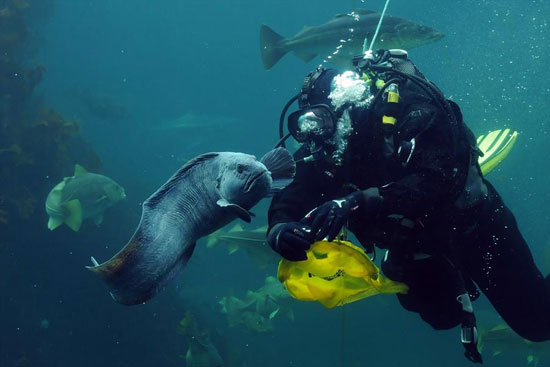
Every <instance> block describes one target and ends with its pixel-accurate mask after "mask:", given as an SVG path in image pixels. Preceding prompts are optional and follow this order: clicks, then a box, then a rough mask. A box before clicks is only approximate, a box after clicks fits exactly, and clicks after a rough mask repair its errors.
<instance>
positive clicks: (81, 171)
mask: <svg viewBox="0 0 550 367" xmlns="http://www.w3.org/2000/svg"><path fill="white" fill-rule="evenodd" d="M86 173H88V171H86V168H84V167H82V166H81V165H80V164H75V165H74V176H75V177H78V176H82V175H84V174H86Z"/></svg>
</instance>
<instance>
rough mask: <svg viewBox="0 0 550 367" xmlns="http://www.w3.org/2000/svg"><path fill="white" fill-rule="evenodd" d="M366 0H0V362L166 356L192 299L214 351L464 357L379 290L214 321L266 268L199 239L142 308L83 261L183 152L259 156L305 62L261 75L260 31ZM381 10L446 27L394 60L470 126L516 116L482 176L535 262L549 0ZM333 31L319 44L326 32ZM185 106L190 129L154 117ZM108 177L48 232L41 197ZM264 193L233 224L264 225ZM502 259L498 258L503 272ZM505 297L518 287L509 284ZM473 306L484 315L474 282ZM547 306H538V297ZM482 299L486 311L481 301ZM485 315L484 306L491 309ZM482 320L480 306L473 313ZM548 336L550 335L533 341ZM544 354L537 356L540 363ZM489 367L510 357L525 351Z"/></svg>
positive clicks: (549, 215)
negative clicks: (282, 312) (506, 151)
mask: <svg viewBox="0 0 550 367" xmlns="http://www.w3.org/2000/svg"><path fill="white" fill-rule="evenodd" d="M383 6H384V2H383V1H379V0H367V1H364V2H361V1H327V0H317V1H311V0H310V1H305V0H299V1H296V0H294V1H289V0H278V1H267V0H258V1H242V0H240V1H217V0H211V1H190V0H158V1H149V0H132V1H108V0H96V1H90V0H86V1H84V0H26V1H25V0H0V51H2V54H1V55H0V97H1V98H2V99H1V101H0V165H1V166H0V293H1V295H0V366H2V367H27V366H28V367H30V366H41V367H49V366H52V367H53V366H56V367H65V366H67V367H68V366H71V367H74V366H95V367H97V366H136V367H137V366H185V365H186V362H185V360H184V359H183V356H184V355H185V354H186V351H187V350H188V347H189V340H188V339H187V338H186V337H185V336H184V335H182V334H181V333H178V324H179V323H180V320H182V319H184V317H185V315H186V314H191V315H192V316H193V318H194V320H196V324H197V325H198V328H199V329H200V330H208V334H209V338H210V340H211V341H212V343H213V345H215V346H216V348H217V350H218V351H219V354H220V356H221V357H222V359H223V360H224V365H226V366H260V365H261V366H264V367H271V366H316V367H325V366H327V367H328V366H331V367H332V366H345V367H354V366H399V365H407V366H426V367H427V366H434V367H435V366H441V365H442V364H444V365H446V366H448V367H454V366H468V365H471V363H468V362H467V361H466V359H465V358H464V357H463V350H462V346H461V345H460V343H459V330H458V329H453V330H446V331H434V330H432V329H431V328H430V327H429V326H428V325H427V324H425V323H424V322H422V321H421V320H420V318H419V317H418V316H417V315H416V314H413V313H409V312H407V311H405V310H403V309H402V308H401V307H400V306H399V304H398V303H397V300H396V299H395V297H394V296H382V295H381V296H377V297H373V298H368V299H365V300H362V301H359V302H355V303H352V304H349V305H346V306H344V307H339V308H335V309H331V310H327V309H325V308H324V307H323V306H321V305H320V304H317V303H303V302H298V301H294V302H292V304H291V307H292V309H293V313H294V317H293V320H292V319H291V318H286V317H279V316H277V317H276V318H275V319H274V320H273V329H272V330H269V331H267V332H255V331H254V330H248V329H246V328H244V327H242V325H241V326H235V327H230V326H229V325H228V320H227V317H226V315H224V314H223V313H222V312H221V306H220V304H219V301H220V300H221V299H222V297H224V296H231V295H234V296H236V297H241V298H242V297H243V296H244V295H245V294H246V292H247V290H256V289H258V288H260V287H261V286H262V285H263V284H264V280H265V279H266V277H268V276H275V275H276V265H275V266H273V265H271V266H267V267H263V268H262V267H258V266H257V264H255V263H254V262H253V261H251V259H250V258H249V257H248V256H247V253H246V252H245V251H237V252H235V253H234V254H231V255H228V253H227V249H226V248H225V247H224V246H221V245H220V246H215V247H213V248H207V247H206V246H205V243H206V239H202V240H201V241H199V243H198V245H197V249H196V251H195V254H194V255H193V258H192V259H191V261H190V263H189V265H188V266H187V268H186V269H185V271H184V272H183V274H182V275H181V276H180V277H178V278H177V279H176V280H175V281H173V282H172V283H170V285H169V286H168V287H167V289H165V290H164V291H163V292H161V293H160V294H159V295H158V296H156V297H155V298H153V299H152V300H151V301H149V302H147V303H146V304H144V305H139V306H133V307H126V306H122V305H119V304H117V303H116V302H114V301H113V300H112V299H111V297H110V296H109V294H108V292H107V289H106V287H105V286H104V284H103V283H102V282H100V281H98V279H97V278H96V277H95V276H94V275H93V274H92V273H91V272H89V271H87V270H86V269H85V266H86V265H90V256H91V255H93V256H94V257H95V258H97V259H98V260H100V261H105V260H107V259H109V258H110V257H111V256H112V255H113V254H114V253H116V252H117V251H118V249H120V248H121V247H122V246H123V245H124V244H125V243H126V242H127V240H128V239H129V237H130V236H131V235H132V233H133V231H134V229H135V228H136V226H137V224H138V222H139V219H140V215H141V203H142V202H143V201H144V200H145V199H146V198H147V197H148V196H149V195H150V194H151V193H152V192H154V191H155V190H156V189H157V188H158V187H159V186H160V185H161V184H163V183H164V182H165V181H166V180H167V179H168V178H169V177H170V176H171V175H172V173H173V172H175V171H176V170H177V169H178V168H179V167H181V166H182V165H183V164H184V163H185V162H186V161H188V160H189V159H191V158H192V157H194V156H196V155H199V154H201V153H204V152H209V151H226V150H229V151H242V152H247V153H251V154H255V155H257V156H261V155H262V154H263V153H265V152H266V151H267V150H269V149H270V148H271V147H272V146H273V145H274V144H275V142H276V141H277V139H278V120H279V114H280V111H281V108H282V107H283V105H284V104H285V103H286V102H287V100H288V99H289V98H290V97H291V96H293V95H295V94H296V93H297V92H298V91H299V88H300V87H301V83H302V81H303V77H304V76H305V74H306V73H307V72H309V71H311V70H312V69H314V68H315V67H316V66H317V65H318V64H319V63H320V62H321V61H322V59H320V58H316V59H314V60H313V61H311V62H309V63H307V64H306V63H304V62H303V61H302V60H300V59H298V58H296V57H294V56H293V55H287V56H286V57H284V58H283V59H282V60H281V61H280V62H279V63H278V64H277V65H276V66H275V67H273V68H272V69H271V70H269V71H265V70H264V68H263V66H262V63H261V58H260V52H259V36H258V34H259V27H260V25H261V24H267V25H269V26H271V27H272V28H273V29H275V30H276V31H277V32H280V33H281V34H283V35H285V36H292V35H294V34H295V33H297V32H298V31H299V30H300V29H301V28H302V27H303V26H304V25H317V24H322V23H324V22H326V21H328V20H329V19H331V18H332V17H333V16H334V15H335V14H337V13H349V12H351V11H352V10H353V9H354V8H365V9H370V10H375V11H381V9H382V8H383ZM388 14H391V15H398V16H402V17H404V18H407V19H410V20H414V21H416V22H420V23H423V24H425V25H428V26H431V27H433V28H435V29H437V30H438V31H440V32H443V33H445V35H446V36H445V38H443V39H441V40H439V41H437V42H435V43H432V44H429V45H425V46H422V47H419V48H415V49H413V50H411V51H410V53H409V56H410V58H411V59H412V60H413V61H414V62H415V63H416V65H417V66H418V67H419V68H420V70H421V71H422V72H423V73H424V74H425V75H426V76H427V77H428V78H429V79H431V80H432V81H434V82H435V83H436V84H437V85H438V86H439V87H440V88H441V89H442V90H443V91H444V93H445V94H446V96H447V97H450V98H452V99H453V100H454V101H456V102H457V103H458V104H459V105H460V106H461V108H462V111H463V114H464V117H465V121H466V122H467V123H468V125H469V126H470V127H471V128H472V130H473V131H474V132H475V133H476V134H477V135H479V134H483V133H486V132H488V131H489V130H492V129H499V128H503V127H509V128H514V129H516V130H518V132H519V137H518V141H517V143H516V146H515V147H514V149H513V151H512V152H511V154H510V155H509V157H508V158H507V159H506V160H505V161H504V162H503V163H502V164H501V165H500V166H499V167H498V169H497V170H496V171H495V172H493V173H491V175H490V176H489V177H488V179H489V180H490V181H491V182H492V183H493V184H494V185H495V186H496V188H497V190H498V191H499V192H500V193H501V194H502V196H503V198H504V200H505V202H506V204H507V205H508V206H509V207H510V208H511V209H512V211H513V212H514V214H515V216H516V219H517V221H518V223H519V226H520V229H521V231H522V233H523V235H524V236H525V238H526V240H527V242H528V243H529V245H530V247H531V250H532V252H533V254H534V256H535V258H536V262H537V264H538V265H539V266H540V267H541V269H542V270H543V272H544V273H545V274H547V273H548V272H549V271H550V266H549V265H550V259H549V258H548V256H549V254H550V252H548V248H549V247H550V209H549V208H550V192H549V188H550V174H548V171H549V168H550V165H549V163H548V160H549V157H550V144H549V139H550V134H549V131H550V126H549V116H550V102H549V99H550V83H549V82H548V80H549V79H550V69H549V68H548V65H549V61H548V60H549V58H550V47H549V44H550V39H549V38H550V37H549V35H550V34H549V31H550V29H549V22H550V3H549V2H548V1H544V0H527V1H517V0H486V1H480V0H478V1H473V0H464V1H451V0H441V1H438V2H426V1H410V0H393V1H391V2H390V4H389V9H388ZM335 47H336V45H335ZM182 117H184V120H185V121H188V120H190V121H197V125H193V126H190V127H187V128H181V129H162V128H156V127H157V126H159V125H161V124H162V123H164V122H167V121H174V120H178V119H181V118H182ZM77 163H78V164H81V165H83V166H85V167H86V168H87V169H88V170H90V171H94V172H99V173H101V174H103V175H106V176H108V177H110V178H112V179H114V180H115V181H116V182H118V183H119V184H120V185H121V186H122V187H124V189H125V191H126V195H127V198H126V200H124V201H122V202H120V203H118V204H117V205H115V206H113V207H112V208H110V209H108V210H107V211H106V212H105V218H104V220H103V223H102V224H101V226H99V227H98V226H95V225H94V224H93V223H91V222H84V224H83V226H82V228H81V229H80V230H79V231H78V232H74V231H72V230H70V229H69V228H68V227H66V226H62V227H60V228H58V229H56V230H55V231H50V230H48V228H47V222H48V216H47V214H46V212H45V210H44V202H45V199H46V196H47V194H48V192H49V191H50V190H51V188H52V187H53V186H55V185H56V184H57V183H58V182H60V181H61V180H62V179H63V177H66V176H71V175H73V171H74V165H75V164H77ZM268 204H269V201H268V200H264V201H263V202H261V203H260V204H259V205H258V206H257V207H256V208H255V209H254V212H255V213H256V214H257V217H256V218H255V219H254V220H253V223H252V227H259V226H262V225H264V224H265V222H266V211H267V207H268ZM510 271H514V269H510ZM510 292H517V294H518V300H520V299H521V292H522V290H521V289H511V290H510ZM474 306H475V308H476V311H477V313H478V318H480V319H483V318H484V317H486V319H490V320H491V321H490V322H492V324H491V325H493V326H494V325H496V324H497V323H498V319H496V316H495V314H494V313H493V311H492V308H491V306H490V304H489V303H488V302H487V301H486V300H485V299H484V298H483V297H482V298H481V299H480V300H478V301H476V302H475V305H474ZM549 312H550V311H549ZM484 315H485V316H484ZM494 319H496V321H493V320H494ZM481 323H482V321H480V324H481ZM549 348H550V347H549ZM549 357H550V353H548V356H546V357H543V358H547V359H545V360H544V359H541V361H540V364H539V365H540V366H550V358H549ZM484 358H485V360H486V365H488V366H504V367H506V366H514V367H517V366H526V365H527V363H528V361H527V354H526V353H522V352H521V351H520V352H517V353H510V354H503V355H501V356H492V353H490V352H486V353H484Z"/></svg>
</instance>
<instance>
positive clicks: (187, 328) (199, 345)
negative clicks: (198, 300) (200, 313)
mask: <svg viewBox="0 0 550 367" xmlns="http://www.w3.org/2000/svg"><path fill="white" fill-rule="evenodd" d="M178 332H179V333H180V334H182V335H184V336H185V337H186V338H187V344H188V345H189V348H188V349H187V353H185V356H184V358H185V364H186V366H187V367H219V366H223V360H222V357H221V356H220V353H219V352H218V349H217V348H216V346H215V345H214V344H213V343H212V341H211V340H210V335H209V334H208V332H206V331H205V332H199V331H198V328H197V323H196V321H195V319H194V318H193V317H192V315H191V313H190V312H187V314H186V315H185V318H184V319H183V320H181V321H180V323H179V326H178Z"/></svg>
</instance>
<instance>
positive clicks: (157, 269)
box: [88, 148, 296, 305]
mask: <svg viewBox="0 0 550 367" xmlns="http://www.w3.org/2000/svg"><path fill="white" fill-rule="evenodd" d="M295 169H296V165H295V163H294V160H293V159H292V156H291V155H290V153H289V152H288V151H287V150H285V149H282V148H278V149H275V150H272V151H270V152H268V153H267V154H266V155H265V156H264V157H263V158H262V159H261V161H258V160H256V158H255V157H254V156H251V155H247V154H243V153H232V152H221V153H207V154H203V155H201V156H198V157H196V158H195V159H193V160H192V161H190V162H188V163H187V164H186V165H184V166H183V167H182V168H181V169H180V170H179V171H178V172H176V173H175V174H174V175H173V176H172V178H170V180H168V181H167V182H166V183H165V184H164V185H162V186H161V187H160V188H159V189H158V190H157V191H156V192H155V193H154V194H153V195H152V196H151V197H150V198H149V199H147V200H146V201H145V203H143V210H142V216H141V222H140V224H139V226H138V228H137V230H136V232H135V233H134V235H133V237H132V238H131V239H130V241H129V242H128V244H127V245H126V246H125V247H124V248H123V249H122V250H121V251H120V252H119V253H118V254H116V255H115V256H114V257H113V258H111V259H110V260H109V261H107V262H106V263H104V264H101V265H99V264H98V263H97V261H95V259H94V258H92V262H93V263H94V265H95V266H92V267H88V268H89V269H90V270H92V271H93V272H94V273H96V274H98V275H99V276H100V277H101V278H102V279H103V280H104V281H105V282H106V283H107V285H108V287H109V288H110V290H111V295H112V296H113V298H114V299H115V300H116V301H118V302H120V303H122V304H126V305H133V304H138V303H143V302H145V301H147V300H148V299H150V298H151V297H153V296H154V295H155V294H156V293H157V292H159V290H160V289H161V288H162V287H163V286H164V285H165V284H166V283H167V282H168V281H169V280H170V279H172V278H174V277H175V276H176V275H177V274H178V273H179V272H180V271H181V270H182V269H183V268H184V267H185V265H186V264H187V262H188V261H189V258H190V257H191V255H192V253H193V250H194V249H195V243H196V241H197V240H198V239H199V238H201V237H204V236H207V235H208V234H210V233H212V232H214V231H216V230H217V229H219V228H221V227H222V226H224V225H226V224H228V223H229V222H231V221H232V220H234V219H236V218H241V219H243V220H244V221H246V222H250V220H251V214H250V212H249V211H248V210H249V209H250V208H251V207H253V206H254V205H256V204H257V203H258V201H260V200H261V199H262V198H264V197H266V196H267V195H268V194H269V193H270V192H272V191H276V190H280V189H281V188H283V187H284V186H286V185H287V184H289V183H290V181H291V180H292V178H293V177H294V172H295Z"/></svg>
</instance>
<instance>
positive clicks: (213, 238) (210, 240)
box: [206, 228, 223, 248]
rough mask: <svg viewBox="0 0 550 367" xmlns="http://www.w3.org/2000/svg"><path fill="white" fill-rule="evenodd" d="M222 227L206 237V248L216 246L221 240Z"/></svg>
mask: <svg viewBox="0 0 550 367" xmlns="http://www.w3.org/2000/svg"><path fill="white" fill-rule="evenodd" d="M222 231H223V230H222V229H221V228H220V229H218V230H217V231H216V232H214V233H212V234H211V235H209V236H208V237H207V239H206V248H212V247H214V246H216V245H217V244H218V243H219V242H220V237H219V236H220V234H221V233H222Z"/></svg>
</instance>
